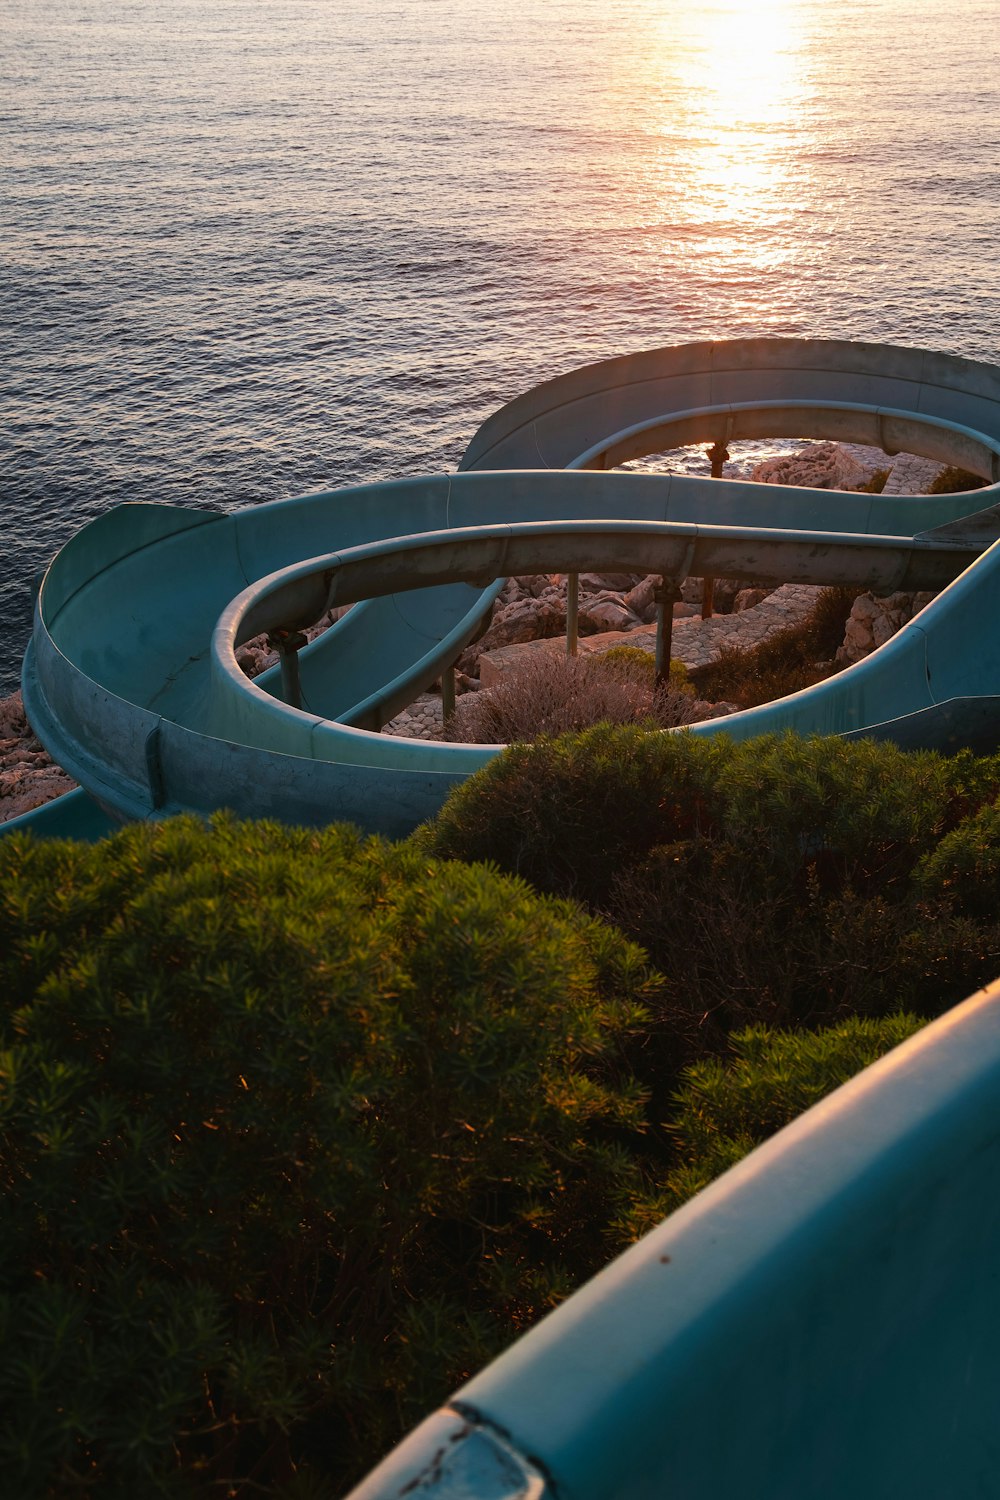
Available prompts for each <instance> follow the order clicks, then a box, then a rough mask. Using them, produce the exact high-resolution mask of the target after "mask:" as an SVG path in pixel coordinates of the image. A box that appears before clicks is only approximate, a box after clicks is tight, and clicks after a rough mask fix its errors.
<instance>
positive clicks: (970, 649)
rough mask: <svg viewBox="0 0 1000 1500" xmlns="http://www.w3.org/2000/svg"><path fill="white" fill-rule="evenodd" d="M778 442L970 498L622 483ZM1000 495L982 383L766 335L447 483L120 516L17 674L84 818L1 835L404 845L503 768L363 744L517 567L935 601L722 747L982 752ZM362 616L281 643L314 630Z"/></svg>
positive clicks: (570, 402)
mask: <svg viewBox="0 0 1000 1500" xmlns="http://www.w3.org/2000/svg"><path fill="white" fill-rule="evenodd" d="M770 436H781V437H832V438H837V439H841V440H850V441H855V442H864V443H873V444H877V445H880V446H881V447H883V448H884V449H885V450H886V452H888V453H894V452H898V451H913V452H917V453H921V454H925V455H927V456H929V457H932V458H937V459H940V460H941V461H943V462H947V463H952V464H958V465H961V466H962V467H964V468H967V469H971V470H973V471H974V472H976V473H977V474H979V475H980V476H981V477H982V478H984V479H985V480H986V481H987V488H985V489H982V490H979V491H976V492H974V494H972V495H968V494H963V495H944V496H935V497H916V498H912V497H911V498H900V497H888V496H884V495H858V494H851V493H844V492H830V491H825V490H817V491H814V490H807V489H795V488H785V487H778V486H771V485H759V484H753V483H749V482H737V481H726V480H715V479H697V478H691V477H687V476H680V475H674V476H669V475H662V476H661V475H640V474H635V473H627V472H620V471H619V472H613V467H614V465H617V464H620V463H622V462H624V461H625V460H627V459H631V458H635V457H637V456H639V455H642V454H645V453H651V452H657V451H661V450H663V449H665V448H668V447H675V446H678V445H680V444H684V443H690V442H712V443H721V444H725V443H727V442H729V441H731V440H733V439H741V438H760V437H770ZM998 492H1000V370H998V369H997V368H996V367H994V366H989V365H983V364H977V363H973V362H971V361H968V360H962V359H957V358H954V357H951V356H945V355H937V354H933V353H930V352H927V351H921V350H912V349H897V348H893V347H890V346H885V345H866V344H854V343H844V342H837V341H818V340H817V341H813V340H795V339H754V340H742V341H734V342H719V343H704V344H695V345H687V346H682V347H679V348H668V349H661V350H654V351H651V352H648V353H644V354H638V355H631V356H627V357H624V358H621V359H615V360H608V361H604V362H602V363H599V364H596V365H591V366H588V367H586V368H584V369H580V370H576V371H573V372H572V373H570V374H568V375H565V376H562V377H560V378H559V379H556V380H553V381H550V382H548V383H546V384H544V385H541V386H538V387H536V388H535V389H534V390H532V391H529V392H528V393H527V394H526V395H524V396H522V397H520V398H519V399H518V400H515V401H514V402H512V403H511V404H510V405H508V406H506V407H504V408H503V409H502V410H501V411H499V412H498V413H496V415H495V416H493V417H492V418H490V419H489V420H488V421H487V422H486V423H485V424H484V425H483V427H482V428H481V429H480V430H479V432H478V433H477V434H476V435H475V437H474V438H473V440H472V442H471V444H470V446H469V449H468V451H467V452H466V455H465V457H464V459H463V462H462V465H461V469H460V471H459V473H457V474H452V475H443V476H435V477H431V478H418V479H410V480H404V481H398V482H392V483H385V484H376V485H363V486H359V487H357V488H353V489H345V490H340V491H332V492H327V493H321V494H315V495H307V496H304V497H302V498H299V499H295V500H286V501H280V502H274V503H272V504H268V505H261V506H256V507H253V508H250V509H247V510H242V511H237V512H235V513H233V514H231V515H219V514H216V513H213V512H207V511H201V510H198V509H196V508H190V509H189V508H179V507H173V506H160V505H124V506H119V507H117V508H116V509H114V510H111V511H110V512H108V513H107V514H106V515H104V516H102V517H100V518H99V519H98V520H96V521H94V522H92V523H91V524H90V525H89V526H86V527H85V528H84V529H83V530H82V531H81V532H79V533H78V535H77V536H75V537H74V538H73V539H72V540H71V541H70V542H69V543H68V544H67V545H66V546H65V547H64V548H63V549H62V550H61V551H60V552H59V554H58V555H57V556H56V558H55V559H54V560H53V562H52V564H51V565H50V567H49V569H48V570H47V572H46V575H45V577H44V580H43V582H42V585H41V588H40V592H39V596H38V600H37V605H36V612H35V623H34V630H33V635H32V640H31V643H30V646H29V649H28V652H27V655H26V658H25V665H24V673H23V692H24V699H25V705H26V708H27V710H28V714H29V717H30V719H31V722H32V724H33V725H34V727H35V729H36V731H37V733H38V734H39V736H40V738H41V739H42V741H43V743H44V744H45V745H46V747H47V748H48V749H49V750H50V752H51V753H52V755H53V756H54V758H55V759H56V760H57V761H58V762H59V763H60V764H61V765H62V766H64V767H65V769H66V770H67V771H69V772H70V773H71V774H72V775H73V776H74V777H75V778H76V779H77V780H78V781H79V782H80V783H81V786H82V787H83V788H84V794H85V795H77V794H73V795H72V796H71V797H68V798H65V799H61V801H60V802H58V803H55V804H51V805H50V806H49V807H48V808H45V809H42V810H41V811H40V812H39V813H37V814H28V815H27V817H26V819H19V820H15V822H14V823H11V824H8V825H5V831H6V830H10V829H11V828H14V827H17V826H24V825H25V824H26V823H27V826H35V827H36V828H37V829H38V831H40V832H48V833H55V832H60V831H65V832H67V833H71V832H79V833H81V834H83V835H86V834H87V833H88V832H97V831H100V830H101V829H103V828H106V827H107V826H109V822H108V820H122V819H134V818H150V817H153V818H158V817H163V816H166V815H168V814H170V813H174V812H178V811H182V810H191V811H194V812H197V813H208V812H210V811H212V810H213V809H215V808H219V807H229V808H231V809H233V810H234V811H235V812H237V813H239V814H241V815H244V816H257V817H262V816H267V817H276V818H279V819H283V820H285V821H288V822H298V823H311V824H318V823H326V822H329V821H332V820H335V819H350V820H352V821H354V822H356V823H358V824H360V825H361V826H362V827H364V828H368V829H371V830H372V831H376V832H381V833H386V834H390V835H398V834H402V833H405V832H407V831H409V830H410V829H412V828H413V827H414V826H415V825H416V824H417V823H419V822H420V821H422V820H423V819H425V818H426V817H428V816H430V815H432V814H433V813H434V812H435V811H436V810H437V808H438V807H439V806H440V804H441V802H442V801H443V799H444V797H445V796H446V794H447V792H448V790H449V789H450V788H451V787H452V786H453V785H455V783H456V782H458V781H461V780H462V779H463V778H464V777H466V776H468V775H469V774H470V773H471V772H472V771H474V770H475V769H477V768H478V767H479V766H481V765H482V764H484V763H485V762H486V761H487V760H488V759H489V758H490V757H491V756H493V755H495V754H496V753H497V750H496V747H495V746H468V745H450V744H437V743H428V742H423V741H411V740H400V739H397V738H392V737H388V736H383V735H379V734H378V733H377V732H375V731H377V729H378V728H379V726H380V725H381V724H382V723H384V722H385V721H386V720H387V719H389V718H390V717H391V716H392V715H393V714H395V713H396V712H398V711H399V710H400V709H402V708H403V707H405V706H406V705H407V704H408V703H410V702H411V701H412V700H413V698H414V697H415V696H416V695H417V694H418V693H419V692H421V691H423V690H424V689H426V688H427V687H428V686H429V685H430V684H431V683H432V682H433V681H434V680H436V679H437V678H438V677H439V676H440V675H441V673H442V671H443V670H445V669H447V668H448V667H449V666H450V665H451V664H452V663H453V662H454V661H455V659H456V658H457V656H458V655H459V653H460V651H461V649H462V648H463V646H464V645H465V643H466V642H467V641H468V640H469V639H470V638H472V637H473V636H474V635H475V634H476V633H477V631H478V630H480V629H481V628H482V627H483V626H484V624H485V623H486V621H487V620H488V618H489V614H490V610H491V607H492V604H493V602H494V600H495V598H496V596H497V594H498V592H499V589H500V587H501V586H502V582H503V579H504V577H506V576H508V575H511V574H517V573H524V572H554V571H558V572H566V573H570V572H573V571H577V570H585V569H590V568H593V569H613V570H614V571H635V572H645V573H660V574H662V575H663V576H664V577H665V578H667V579H676V580H679V579H680V578H682V577H684V576H685V575H687V574H708V575H721V576H726V575H737V576H743V577H753V578H759V579H761V580H766V581H771V582H774V583H781V582H790V581H800V582H816V583H844V584H852V585H855V586H857V587H858V588H859V590H861V589H865V588H872V589H874V590H875V591H876V592H881V593H889V592H892V591H894V590H897V589H933V590H943V592H941V593H940V595H939V597H938V598H937V599H936V600H935V601H934V603H933V604H932V605H931V606H930V607H929V608H928V609H926V610H925V611H924V612H923V613H922V614H921V615H920V616H919V619H918V620H917V621H915V622H914V623H913V624H912V625H910V626H909V627H907V628H906V629H905V630H903V631H902V632H901V633H900V634H899V635H898V636H897V637H896V638H895V639H894V640H893V641H891V642H890V643H889V644H888V645H887V646H885V647H883V648H882V650H881V651H879V652H876V653H875V654H874V655H873V656H872V657H870V658H869V659H868V660H867V661H865V662H863V663H861V664H859V665H858V666H856V667H854V668H852V669H851V670H849V671H847V672H844V673H842V674H841V675H840V676H838V677H837V678H835V679H833V680H831V681H830V682H829V683H826V684H822V685H820V686H819V687H816V688H813V689H810V690H808V691H806V692H804V693H800V694H798V695H796V696H795V697H793V698H789V699H786V700H783V701H782V702H781V703H778V704H774V705H768V706H767V707H765V708H761V709H755V710H751V711H749V712H747V713H745V714H741V715H736V716H733V717H732V718H729V719H726V720H725V722H724V730H725V732H726V733H728V734H731V735H739V736H745V735H750V734H757V733H761V732H764V731H765V730H770V729H776V728H785V727H790V728H794V729H796V730H799V731H800V732H803V733H809V732H820V733H839V734H856V733H871V734H881V735H886V734H889V735H892V736H893V737H894V738H896V739H898V740H899V742H900V743H904V744H907V745H938V746H943V747H945V748H947V747H948V746H954V745H955V744H958V743H971V744H988V743H993V742H994V741H995V739H996V737H997V732H998V725H1000V626H998V623H997V615H996V611H995V610H994V608H993V606H992V599H993V594H994V590H995V587H996V578H997V570H998V568H1000V552H998V551H997V550H996V549H995V548H993V547H992V546H991V544H992V543H993V542H995V540H996V538H997V537H998V536H1000V510H998V509H997V501H998V499H1000V493H998ZM970 511H973V512H974V513H972V514H970ZM354 601H361V602H358V603H356V604H355V606H354V608H352V609H351V610H350V611H349V612H348V613H347V614H346V615H345V617H344V618H343V619H342V620H340V621H339V622H338V623H337V624H336V625H334V626H333V627H332V628H331V629H329V630H328V631H326V632H325V633H324V634H323V635H322V636H320V637H319V638H318V639H317V640H316V641H314V642H313V644H312V645H309V646H306V647H304V649H301V650H299V649H297V642H298V633H299V632H300V631H301V629H302V627H304V626H306V625H307V624H309V623H311V622H312V621H315V620H316V619H318V618H319V617H320V616H321V615H322V614H323V613H324V612H325V610H327V609H328V608H330V607H332V606H334V605H338V604H344V603H352V602H354ZM261 632H266V633H269V634H270V635H271V636H272V638H273V639H274V640H275V641H276V642H277V643H278V645H279V649H280V650H281V652H282V662H281V667H280V668H277V667H276V668H274V669H272V670H271V672H269V673H267V674H265V675H264V676H262V677H260V678H258V679H256V681H253V682H251V681H249V680H248V679H247V678H246V677H245V675H244V674H243V672H242V671H241V670H240V669H239V667H238V666H237V665H236V659H235V652H236V650H237V649H238V647H239V646H240V644H241V643H243V642H244V641H246V640H247V639H250V638H252V637H254V636H255V635H258V634H260V633H261ZM719 728H720V726H719V724H718V722H716V723H713V724H710V725H706V726H702V727H700V728H699V729H698V730H697V731H696V732H698V733H717V732H719Z"/></svg>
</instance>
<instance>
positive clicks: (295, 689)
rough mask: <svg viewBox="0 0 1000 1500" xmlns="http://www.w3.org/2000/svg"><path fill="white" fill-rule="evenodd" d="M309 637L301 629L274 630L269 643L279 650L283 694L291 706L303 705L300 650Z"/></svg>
mask: <svg viewBox="0 0 1000 1500" xmlns="http://www.w3.org/2000/svg"><path fill="white" fill-rule="evenodd" d="M306 640H307V637H306V636H304V635H303V634H302V632H301V631H300V630H280V629H279V630H272V631H271V633H270V635H269V636H268V638H267V644H268V645H269V646H270V647H271V650H272V651H277V653H278V661H279V664H280V666H281V696H282V697H283V698H284V700H285V702H286V703H287V704H288V707H289V708H301V707H302V684H301V682H300V680H299V651H300V650H301V648H302V647H303V646H304V645H305V644H306Z"/></svg>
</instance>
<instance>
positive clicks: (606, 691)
mask: <svg viewBox="0 0 1000 1500" xmlns="http://www.w3.org/2000/svg"><path fill="white" fill-rule="evenodd" d="M699 710H701V714H699ZM703 713H704V705H700V704H698V703H697V702H696V700H695V697H694V694H693V691H692V688H691V684H690V682H689V680H688V676H687V672H686V669H685V667H684V665H683V663H682V662H676V663H675V662H671V667H670V681H669V683H668V684H667V685H664V686H660V685H658V684H657V682H656V678H655V664H654V661H653V658H652V656H651V655H650V654H649V652H647V651H641V650H640V649H639V648H638V647H636V646H624V647H615V648H613V649H612V650H611V651H608V652H607V653H605V654H603V655H601V654H594V655H587V656H566V655H565V654H564V653H562V652H555V651H538V652H535V653H533V654H532V655H531V656H530V657H528V658H527V659H526V660H525V661H524V662H522V663H521V664H520V665H518V666H516V667H511V668H510V669H509V670H508V671H506V672H505V673H504V675H503V677H502V678H501V679H500V681H499V682H498V683H496V684H495V685H494V686H493V687H489V688H483V689H481V690H480V691H479V692H477V693H466V694H465V695H464V696H463V697H462V698H461V699H460V700H459V703H458V704H457V706H456V711H455V714H454V716H453V718H452V720H451V722H450V725H449V727H448V738H449V739H452V740H459V741H463V742H465V743H470V744H478V745H511V744H520V743H525V742H527V741H530V740H535V739H538V738H539V736H540V735H559V734H567V733H569V732H571V731H573V730H577V729H586V728H588V727H589V726H590V725H592V724H600V723H607V724H635V723H646V724H647V725H648V726H650V727H653V728H659V729H673V728H676V727H677V726H679V725H682V724H690V723H693V722H694V721H695V720H696V719H697V718H699V717H700V716H703Z"/></svg>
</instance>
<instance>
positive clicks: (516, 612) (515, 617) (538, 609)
mask: <svg viewBox="0 0 1000 1500" xmlns="http://www.w3.org/2000/svg"><path fill="white" fill-rule="evenodd" d="M565 631H566V603H565V600H561V599H559V598H558V596H557V595H556V596H554V597H553V595H551V594H549V593H548V592H547V593H546V597H539V598H537V599H535V598H531V597H528V596H526V597H524V598H522V599H516V600H515V601H514V602H513V603H512V604H507V605H504V607H503V608H502V609H498V610H497V611H496V613H495V614H494V616H493V621H492V624H491V625H490V627H489V629H488V630H487V631H486V632H485V634H484V635H483V636H482V637H481V638H480V639H479V640H478V641H476V642H475V643H474V645H472V646H469V647H468V648H467V649H466V650H465V651H463V652H462V655H461V656H460V657H459V659H458V669H459V671H460V672H463V673H464V674H465V675H466V676H467V677H473V676H475V675H476V674H477V671H478V666H477V664H478V661H479V658H480V656H481V655H482V654H483V652H484V651H496V650H498V649H499V648H500V647H501V646H515V645H519V644H521V642H523V641H537V640H544V639H546V638H547V637H549V636H555V635H560V634H565Z"/></svg>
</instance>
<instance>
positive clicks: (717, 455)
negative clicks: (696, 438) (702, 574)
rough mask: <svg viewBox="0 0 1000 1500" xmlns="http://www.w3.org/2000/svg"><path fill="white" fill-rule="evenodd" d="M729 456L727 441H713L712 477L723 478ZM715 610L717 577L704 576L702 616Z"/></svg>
mask: <svg viewBox="0 0 1000 1500" xmlns="http://www.w3.org/2000/svg"><path fill="white" fill-rule="evenodd" d="M728 457H729V449H728V448H727V447H726V445H725V443H713V444H712V446H711V448H709V450H708V461H709V463H710V464H711V465H712V478H713V479H721V478H722V466H723V464H724V463H725V462H726V460H727V459H728ZM714 610H715V579H714V578H703V579H702V581H701V617H702V619H703V620H710V619H711V618H712V615H713V613H714Z"/></svg>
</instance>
